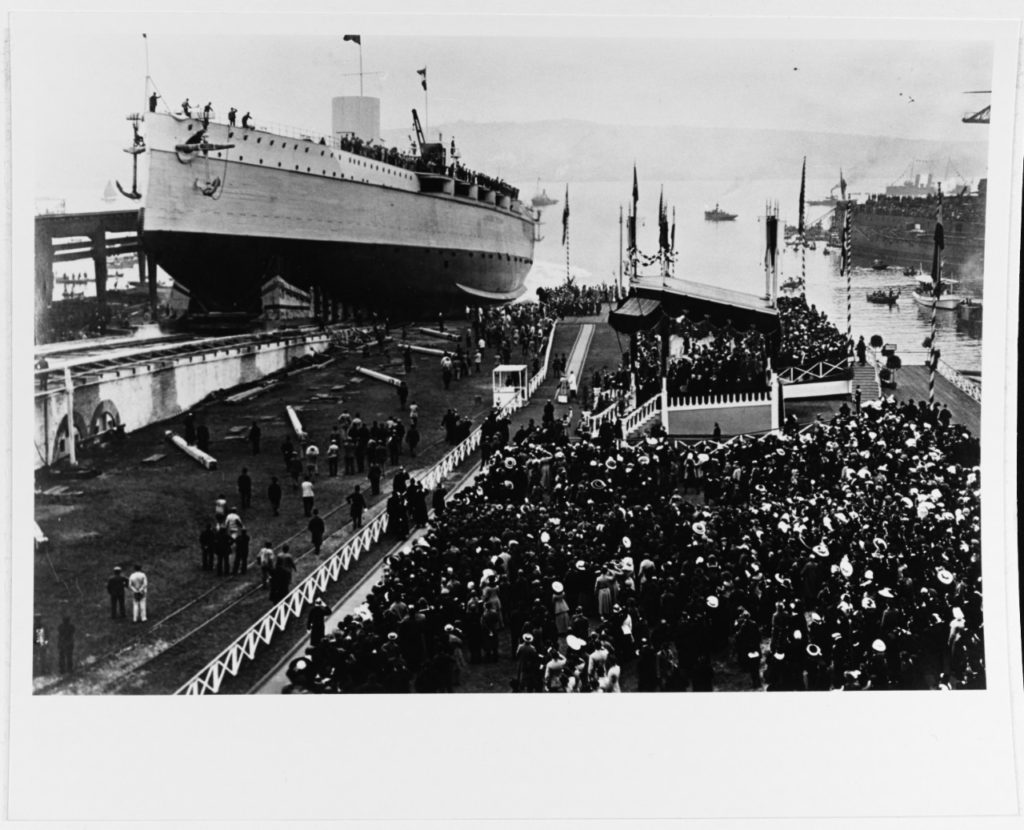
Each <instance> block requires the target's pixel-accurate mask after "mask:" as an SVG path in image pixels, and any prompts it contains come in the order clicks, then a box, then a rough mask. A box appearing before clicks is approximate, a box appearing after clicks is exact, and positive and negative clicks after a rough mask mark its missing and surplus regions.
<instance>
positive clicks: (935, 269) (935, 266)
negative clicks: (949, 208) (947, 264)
mask: <svg viewBox="0 0 1024 830" xmlns="http://www.w3.org/2000/svg"><path fill="white" fill-rule="evenodd" d="M945 247H946V239H945V233H944V232H943V228H942V191H941V190H940V191H939V208H938V211H937V212H936V214H935V249H934V252H933V254H932V289H933V290H934V291H935V296H936V297H937V296H938V295H939V284H940V283H941V281H942V254H941V251H942V249H943V248H945Z"/></svg>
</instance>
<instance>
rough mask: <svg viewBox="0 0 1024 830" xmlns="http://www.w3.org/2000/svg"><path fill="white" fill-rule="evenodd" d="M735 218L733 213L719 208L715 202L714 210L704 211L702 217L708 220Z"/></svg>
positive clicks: (716, 220)
mask: <svg viewBox="0 0 1024 830" xmlns="http://www.w3.org/2000/svg"><path fill="white" fill-rule="evenodd" d="M735 218H736V214H735V213H726V212H725V211H724V210H721V209H720V208H719V207H718V205H717V204H716V205H715V209H714V210H706V211H704V219H705V220H706V221H708V222H731V221H732V220H733V219H735Z"/></svg>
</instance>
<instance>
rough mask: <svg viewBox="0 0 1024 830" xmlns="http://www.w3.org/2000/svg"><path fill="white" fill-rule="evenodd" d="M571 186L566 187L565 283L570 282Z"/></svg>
mask: <svg viewBox="0 0 1024 830" xmlns="http://www.w3.org/2000/svg"><path fill="white" fill-rule="evenodd" d="M570 277H571V272H570V271H569V185H566V186H565V281H566V283H568V282H569V280H570Z"/></svg>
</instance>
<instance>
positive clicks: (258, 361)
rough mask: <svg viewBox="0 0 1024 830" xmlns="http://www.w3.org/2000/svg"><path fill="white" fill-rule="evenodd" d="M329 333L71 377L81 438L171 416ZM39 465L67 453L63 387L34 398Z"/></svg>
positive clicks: (280, 363)
mask: <svg viewBox="0 0 1024 830" xmlns="http://www.w3.org/2000/svg"><path fill="white" fill-rule="evenodd" d="M328 343H329V336H328V335H327V334H325V333H320V332H317V333H310V334H302V335H297V336H296V335H292V336H288V337H281V338H279V339H275V340H263V341H257V342H252V343H243V344H238V345H228V346H222V347H219V348H211V349H209V350H206V351H200V352H193V353H191V354H184V355H177V356H174V357H167V358H156V357H155V358H153V359H150V360H146V361H140V362H139V363H136V364H132V365H128V366H119V367H112V368H109V369H103V370H100V371H97V372H93V373H89V374H87V375H81V376H78V377H75V378H74V389H73V406H74V422H75V428H76V430H77V432H78V436H79V438H88V437H92V436H95V435H99V434H101V433H103V432H105V431H107V430H109V429H111V428H114V427H115V426H117V425H119V424H120V425H122V426H123V427H124V429H125V431H126V432H131V431H133V430H137V429H141V428H142V427H145V426H149V425H150V424H152V423H156V422H158V421H163V420H166V419H167V418H173V417H174V416H176V415H179V414H181V413H182V412H184V411H186V410H188V409H189V408H190V407H192V406H195V404H197V403H198V402H199V401H201V400H202V399H203V398H205V397H206V396H207V395H209V394H210V393H211V392H214V391H216V390H218V389H230V388H232V387H235V386H239V385H241V384H245V383H251V382H253V381H256V380H259V379H260V378H263V377H265V376H266V375H268V374H270V373H272V372H276V371H278V370H280V369H283V368H285V367H286V366H288V364H289V363H290V362H291V361H292V360H294V359H296V358H299V357H302V356H303V355H308V354H310V353H311V352H316V353H319V352H322V351H324V350H325V349H326V348H327V346H328ZM35 408H36V418H35V438H34V440H35V444H36V469H38V468H40V467H44V466H47V465H49V464H52V463H53V462H54V461H57V460H58V459H60V458H63V457H64V456H65V455H67V434H68V433H67V409H68V405H67V392H66V390H65V388H64V385H63V384H61V385H59V386H55V387H53V388H51V389H49V390H46V391H37V392H36V396H35Z"/></svg>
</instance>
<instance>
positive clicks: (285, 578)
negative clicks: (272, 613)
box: [270, 545, 295, 604]
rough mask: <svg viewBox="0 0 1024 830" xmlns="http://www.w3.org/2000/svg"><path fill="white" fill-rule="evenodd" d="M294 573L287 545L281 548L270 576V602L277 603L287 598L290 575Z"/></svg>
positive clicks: (289, 588)
mask: <svg viewBox="0 0 1024 830" xmlns="http://www.w3.org/2000/svg"><path fill="white" fill-rule="evenodd" d="M294 572H295V560H294V559H292V555H291V552H290V549H289V547H288V545H285V546H284V547H282V548H281V552H280V553H279V554H278V555H277V559H276V560H275V562H274V570H273V572H272V573H271V575H270V601H271V603H275V604H276V603H278V602H280V601H281V600H283V599H284V598H285V597H286V596H288V591H290V590H291V586H292V574H293V573H294Z"/></svg>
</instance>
